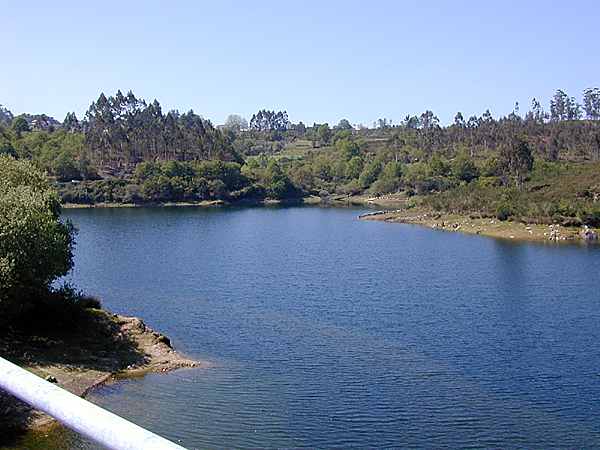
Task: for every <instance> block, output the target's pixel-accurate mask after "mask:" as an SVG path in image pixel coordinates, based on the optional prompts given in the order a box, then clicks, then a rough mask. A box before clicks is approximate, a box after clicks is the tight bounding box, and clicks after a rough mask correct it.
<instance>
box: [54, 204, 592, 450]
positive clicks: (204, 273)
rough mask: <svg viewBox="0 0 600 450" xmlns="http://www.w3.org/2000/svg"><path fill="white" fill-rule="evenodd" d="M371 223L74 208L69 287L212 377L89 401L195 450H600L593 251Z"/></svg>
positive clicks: (255, 211) (281, 213)
mask: <svg viewBox="0 0 600 450" xmlns="http://www.w3.org/2000/svg"><path fill="white" fill-rule="evenodd" d="M359 212H360V211H357V210H351V209H349V210H346V209H322V208H308V207H304V208H301V207H297V208H247V209H199V208H164V209H89V210H70V211H66V213H65V214H66V216H68V217H69V218H70V219H71V220H72V221H73V222H74V223H75V224H76V225H77V226H78V228H79V230H80V232H79V236H78V245H77V251H76V269H75V271H74V273H73V275H72V279H73V281H74V282H75V283H76V284H77V285H78V286H80V287H83V288H85V289H86V290H87V291H88V292H89V293H92V294H95V295H98V296H100V297H101V298H102V299H103V303H104V305H105V306H106V307H107V308H109V309H111V310H113V311H115V312H119V313H124V314H129V315H137V316H140V317H142V318H144V320H145V321H146V322H147V323H148V324H150V325H151V326H152V327H154V328H156V329H158V330H160V331H162V332H164V333H165V334H167V335H169V336H171V337H172V340H173V342H174V344H175V346H176V347H177V348H178V349H179V350H181V351H183V352H184V353H186V354H188V355H190V356H192V357H195V358H200V359H207V360H210V361H212V362H213V363H214V367H213V368H210V369H200V370H198V369H196V370H182V371H178V372H174V373H171V374H168V375H149V376H146V377H145V378H143V379H137V380H131V381H126V382H122V383H118V384H113V385H110V386H106V387H104V388H102V389H100V390H98V391H96V392H95V393H94V394H93V395H91V396H90V397H89V398H90V400H92V401H93V402H95V403H98V404H100V405H102V406H104V407H106V408H108V409H110V410H112V411H114V412H116V413H117V414H120V415H123V416H125V417H127V418H130V419H131V420H133V421H135V422H137V423H139V424H140V425H142V426H145V427H148V428H150V429H152V430H154V431H156V432H158V433H160V434H162V435H164V436H166V437H168V438H170V439H173V440H175V441H177V440H180V441H181V442H182V443H183V445H185V446H187V447H189V448H256V447H260V448H281V447H285V448H290V447H294V448H295V447H310V448H351V447H361V448H391V447H395V448H398V447H403V448H407V447H409V448H481V447H486V448H540V449H541V448H544V449H547V448H553V447H558V448H584V447H585V448H592V447H598V448H600V347H599V346H598V343H599V342H600V326H599V325H600V295H599V286H598V274H599V273H600V249H599V248H597V247H578V246H552V245H540V244H524V243H513V242H506V241H500V240H494V239H489V238H484V237H479V236H465V235H461V234H453V233H445V232H440V231H433V230H429V229H426V228H420V227H415V226H410V225H398V224H386V223H378V222H362V221H358V220H356V216H357V214H358V213H359ZM68 441H69V442H70V444H69V445H70V446H72V447H74V448H78V447H86V446H88V444H86V443H85V442H84V441H81V440H79V439H77V438H73V440H68Z"/></svg>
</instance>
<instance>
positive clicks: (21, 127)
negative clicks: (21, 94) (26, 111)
mask: <svg viewBox="0 0 600 450" xmlns="http://www.w3.org/2000/svg"><path fill="white" fill-rule="evenodd" d="M12 129H13V131H14V132H15V133H16V134H17V136H19V137H20V136H21V133H24V132H26V131H29V130H30V129H29V123H28V122H27V120H26V119H25V117H23V116H18V117H15V118H14V119H13V121H12Z"/></svg>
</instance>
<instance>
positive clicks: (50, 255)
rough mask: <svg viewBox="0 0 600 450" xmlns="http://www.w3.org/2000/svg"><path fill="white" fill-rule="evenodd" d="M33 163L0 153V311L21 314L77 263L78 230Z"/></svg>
mask: <svg viewBox="0 0 600 450" xmlns="http://www.w3.org/2000/svg"><path fill="white" fill-rule="evenodd" d="M59 216H60V204H59V200H58V196H57V194H56V192H55V191H54V190H53V189H52V188H51V186H50V184H49V182H48V180H47V179H46V177H45V176H44V174H43V173H42V172H41V171H40V170H39V169H36V168H35V167H34V166H33V165H32V164H31V163H30V162H27V161H17V160H15V159H13V158H10V157H6V156H2V157H0V309H2V310H3V313H4V314H11V313H12V314H17V313H20V312H23V311H24V310H25V309H26V308H27V307H28V306H30V305H32V304H35V303H36V302H37V301H39V299H40V298H41V297H43V296H44V294H45V293H47V292H48V291H49V289H50V286H51V284H52V283H53V282H54V281H55V280H56V279H57V278H58V277H61V276H63V275H66V274H67V272H68V271H69V270H70V269H71V268H72V266H73V243H74V233H75V232H74V228H73V227H72V226H71V225H70V223H68V222H67V223H65V222H62V221H61V220H60V217H59Z"/></svg>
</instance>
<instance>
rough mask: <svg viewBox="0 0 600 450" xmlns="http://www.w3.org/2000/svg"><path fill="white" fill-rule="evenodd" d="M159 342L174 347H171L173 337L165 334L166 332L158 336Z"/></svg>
mask: <svg viewBox="0 0 600 450" xmlns="http://www.w3.org/2000/svg"><path fill="white" fill-rule="evenodd" d="M156 340H157V341H158V342H161V343H163V344H165V345H166V346H167V347H169V348H172V347H171V339H169V338H168V337H167V336H165V335H164V334H161V335H160V336H158V338H157V339H156Z"/></svg>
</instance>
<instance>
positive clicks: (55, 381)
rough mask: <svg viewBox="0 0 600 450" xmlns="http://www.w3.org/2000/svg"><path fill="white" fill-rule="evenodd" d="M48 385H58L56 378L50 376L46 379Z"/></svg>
mask: <svg viewBox="0 0 600 450" xmlns="http://www.w3.org/2000/svg"><path fill="white" fill-rule="evenodd" d="M44 379H45V380H46V381H47V382H48V383H54V384H56V383H58V380H57V379H56V377H53V376H52V375H48V376H47V377H46V378H44Z"/></svg>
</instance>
